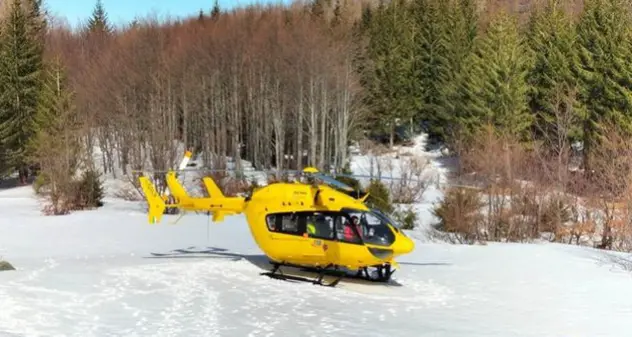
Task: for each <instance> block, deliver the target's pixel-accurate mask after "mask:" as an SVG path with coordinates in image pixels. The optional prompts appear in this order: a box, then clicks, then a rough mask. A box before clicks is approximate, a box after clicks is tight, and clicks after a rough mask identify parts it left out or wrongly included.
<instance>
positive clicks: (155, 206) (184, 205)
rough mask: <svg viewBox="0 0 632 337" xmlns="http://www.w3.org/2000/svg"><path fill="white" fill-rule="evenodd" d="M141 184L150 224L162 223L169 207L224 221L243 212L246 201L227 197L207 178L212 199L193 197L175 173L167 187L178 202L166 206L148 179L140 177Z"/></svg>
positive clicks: (169, 174)
mask: <svg viewBox="0 0 632 337" xmlns="http://www.w3.org/2000/svg"><path fill="white" fill-rule="evenodd" d="M139 179H140V184H141V187H142V189H143V192H144V193H145V199H146V200H147V204H148V205H149V214H148V216H149V223H150V224H154V223H157V222H160V219H161V218H162V215H163V213H164V211H165V209H166V208H167V207H176V208H178V209H181V210H185V211H203V212H210V213H213V218H212V219H213V221H214V222H220V221H223V219H224V217H225V216H226V215H234V214H239V213H241V212H243V210H244V207H245V199H244V198H242V197H226V196H224V194H223V193H222V192H221V190H220V189H219V187H217V185H216V184H215V182H213V180H212V179H211V178H208V177H205V178H204V179H203V181H204V184H205V186H206V188H207V191H209V195H210V197H204V198H198V197H191V196H190V195H189V194H188V193H187V191H186V189H185V188H184V186H182V184H180V182H179V181H178V178H176V175H175V172H173V171H172V172H169V173H167V176H166V180H167V187H168V188H169V191H170V192H171V195H172V196H173V197H174V198H175V200H176V202H175V204H172V205H166V204H165V202H164V200H163V199H162V198H161V197H160V195H159V194H158V192H157V191H156V189H155V187H154V186H153V185H152V183H151V182H150V181H149V178H147V177H144V176H143V177H140V178H139Z"/></svg>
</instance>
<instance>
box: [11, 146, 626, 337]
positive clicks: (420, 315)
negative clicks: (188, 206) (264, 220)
mask: <svg viewBox="0 0 632 337" xmlns="http://www.w3.org/2000/svg"><path fill="white" fill-rule="evenodd" d="M360 159H361V158H357V157H355V158H354V164H353V165H355V166H356V167H354V169H361V166H360V165H361V164H358V163H359V162H360ZM437 168H438V169H441V168H440V167H437ZM436 198H440V190H439V189H436V190H431V191H429V192H427V194H426V195H425V196H424V202H423V203H422V204H421V205H420V206H419V209H420V212H426V213H424V214H426V215H427V214H429V210H428V207H429V205H430V204H431V203H432V202H433V201H436V200H437V199H436ZM143 207H144V206H143V205H142V203H137V202H125V201H121V200H117V199H113V198H109V199H107V200H106V205H105V206H104V207H103V208H101V209H99V210H96V211H84V212H76V213H73V214H71V215H68V216H61V217H45V216H42V215H40V213H39V209H40V205H39V204H38V203H37V201H36V200H35V199H34V197H33V193H32V190H31V188H29V187H23V188H15V189H8V190H0V214H2V217H0V257H3V258H5V259H7V260H8V261H10V262H11V263H12V264H13V265H14V266H15V267H16V268H17V270H16V271H11V272H2V273H0V336H81V337H83V336H85V337H88V336H446V337H452V336H475V337H476V336H493V337H495V336H499V337H501V336H502V337H504V336H534V337H535V336H537V337H542V336H573V337H578V336H591V337H592V336H627V335H629V332H630V331H632V304H630V298H632V287H630V284H631V283H632V274H631V273H630V271H626V267H628V266H632V262H631V263H629V264H628V263H627V262H625V261H624V262H621V261H622V260H620V259H617V260H615V258H614V256H615V255H614V253H608V252H603V251H597V250H593V249H589V248H584V247H576V246H567V245H558V244H530V245H523V244H489V245H487V246H456V245H448V244H441V243H426V242H423V241H419V242H418V243H417V246H416V250H415V251H414V252H413V253H412V254H410V255H408V256H405V257H403V258H402V259H400V263H401V267H402V270H399V271H397V272H396V273H395V274H394V276H393V277H394V279H395V280H396V281H397V282H399V283H400V284H401V285H402V286H401V287H385V286H383V285H377V284H376V285H368V286H367V285H354V284H349V283H345V284H341V285H340V288H324V287H318V286H313V285H310V284H297V283H289V282H284V281H279V280H272V279H269V278H267V277H265V276H260V275H259V273H260V272H261V271H262V269H261V265H262V264H265V262H266V260H265V256H263V255H262V252H261V251H260V250H259V249H258V248H257V246H256V244H255V243H254V242H253V240H252V238H251V236H250V233H249V230H248V226H247V224H246V222H245V220H244V218H243V217H242V216H233V217H228V218H226V220H225V222H223V223H219V224H215V223H212V222H211V223H209V221H208V217H206V216H203V215H189V216H185V217H183V218H182V219H180V220H179V222H178V223H177V224H175V225H174V224H171V222H173V221H175V220H176V219H177V217H176V216H166V217H165V218H164V219H163V222H162V223H161V224H159V225H153V226H152V225H148V224H147V218H146V215H145V213H144V212H143ZM422 218H423V214H422ZM423 219H424V221H427V222H429V221H432V220H431V219H429V218H423ZM190 247H197V248H208V247H214V248H217V249H224V251H222V252H221V253H224V255H219V254H198V255H189V256H181V257H180V258H175V257H172V258H157V257H153V256H152V255H151V254H150V253H151V252H162V253H166V252H169V251H171V250H174V249H186V248H190ZM619 256H621V258H624V259H629V258H628V257H625V256H623V255H619ZM235 257H237V258H235Z"/></svg>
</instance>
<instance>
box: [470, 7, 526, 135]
mask: <svg viewBox="0 0 632 337" xmlns="http://www.w3.org/2000/svg"><path fill="white" fill-rule="evenodd" d="M475 48H476V52H475V54H474V57H473V65H472V66H473V69H472V72H470V73H469V74H468V75H469V76H473V78H471V79H470V80H469V81H470V83H471V84H470V86H469V90H471V91H472V92H471V93H470V94H473V95H474V96H478V98H477V99H476V101H473V102H474V103H475V104H473V105H474V106H475V109H473V111H470V113H472V115H470V116H468V117H469V118H470V123H472V122H474V123H475V124H477V125H483V124H487V123H491V124H493V125H495V126H496V127H497V128H498V129H499V130H501V131H503V132H507V133H508V134H511V135H514V136H518V137H526V136H527V132H528V131H529V128H530V127H531V126H532V123H533V117H532V115H531V113H530V111H529V106H528V101H527V92H528V88H529V87H528V85H527V81H526V80H527V73H528V71H529V70H530V66H531V65H530V64H531V63H530V59H531V57H530V53H529V49H528V47H527V45H526V43H525V42H524V40H523V38H522V37H521V35H520V33H519V31H518V25H517V20H516V19H515V18H514V17H513V16H510V15H507V14H500V15H499V16H498V17H496V18H494V19H493V20H492V22H491V23H490V26H489V27H488V29H487V32H486V34H485V36H483V37H482V38H481V39H479V40H478V41H476V47H475ZM478 99H480V101H478Z"/></svg>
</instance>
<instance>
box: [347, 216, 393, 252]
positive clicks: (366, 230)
mask: <svg viewBox="0 0 632 337" xmlns="http://www.w3.org/2000/svg"><path fill="white" fill-rule="evenodd" d="M346 213H347V215H348V216H349V217H354V216H356V217H358V219H359V220H360V224H361V228H362V233H361V234H362V240H363V241H364V243H368V244H373V245H380V246H390V245H391V244H393V242H395V234H393V232H392V231H391V229H390V228H389V227H388V224H387V223H386V222H385V221H384V220H382V217H380V216H378V215H377V214H374V213H372V212H365V211H357V210H348V211H347V212H346Z"/></svg>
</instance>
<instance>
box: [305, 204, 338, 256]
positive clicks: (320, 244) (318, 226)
mask: <svg viewBox="0 0 632 337" xmlns="http://www.w3.org/2000/svg"><path fill="white" fill-rule="evenodd" d="M300 221H305V227H304V228H305V238H306V240H307V241H308V242H309V249H308V250H306V253H305V255H306V257H307V255H309V256H311V257H313V258H314V259H317V260H320V261H323V262H325V260H326V261H327V262H329V261H331V259H329V257H330V256H331V255H332V252H333V251H337V249H336V247H335V241H334V218H333V217H332V216H330V215H327V214H323V213H320V212H315V213H305V215H304V216H303V217H302V219H301V220H300Z"/></svg>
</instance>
